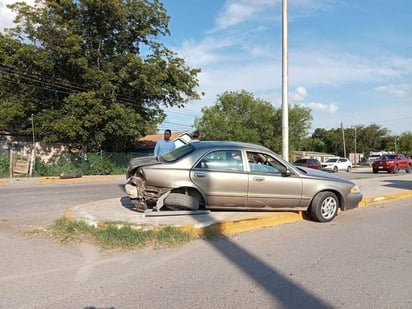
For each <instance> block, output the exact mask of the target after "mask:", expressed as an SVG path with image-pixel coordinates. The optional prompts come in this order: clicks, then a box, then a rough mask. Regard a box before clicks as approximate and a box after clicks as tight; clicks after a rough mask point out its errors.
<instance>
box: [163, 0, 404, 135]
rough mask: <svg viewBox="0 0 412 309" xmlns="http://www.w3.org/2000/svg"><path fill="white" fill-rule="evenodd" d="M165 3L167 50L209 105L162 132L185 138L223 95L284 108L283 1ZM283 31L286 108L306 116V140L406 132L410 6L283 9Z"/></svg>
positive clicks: (307, 4)
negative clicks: (372, 128)
mask: <svg viewBox="0 0 412 309" xmlns="http://www.w3.org/2000/svg"><path fill="white" fill-rule="evenodd" d="M163 3H164V5H165V7H166V9H167V11H168V13H169V15H170V16H171V22H170V29H171V32H172V35H171V37H169V38H167V39H166V40H165V42H166V43H167V45H168V46H169V47H170V48H172V49H174V50H175V51H177V52H178V54H179V56H181V57H183V58H185V59H186V61H187V62H188V63H189V64H190V65H191V66H194V67H199V68H201V69H202V73H201V74H200V75H199V79H200V87H199V90H200V91H205V93H206V95H205V96H204V97H203V98H202V100H201V101H196V102H192V103H190V104H188V105H187V107H186V108H185V109H179V110H178V109H171V110H168V118H167V119H166V121H165V123H163V124H162V125H161V126H160V129H164V128H171V129H172V130H174V131H176V130H190V129H191V128H192V126H193V122H194V119H195V117H201V116H202V113H201V108H202V107H205V106H210V105H213V104H214V103H215V102H216V99H217V96H218V95H219V94H222V93H223V92H224V91H239V90H242V89H244V90H247V91H249V92H251V93H253V94H254V95H255V97H258V98H261V99H264V100H267V101H269V102H271V103H272V104H273V105H274V106H275V107H277V108H279V107H280V106H281V90H282V83H281V81H282V69H281V64H282V36H281V35H282V18H281V17H282V1H281V0H253V1H252V0H207V1H200V0H178V1H177V0H164V1H163ZM288 21H289V22H288V42H289V44H288V51H289V53H288V59H289V75H288V81H289V85H288V89H289V103H290V104H292V105H294V104H300V105H303V106H308V107H310V108H311V109H312V116H313V122H312V130H314V129H315V128H318V127H319V128H325V129H331V128H338V127H340V123H341V122H343V125H344V126H345V127H350V126H354V125H365V126H367V125H370V124H373V123H375V124H378V125H380V126H383V127H385V128H388V129H389V130H391V133H392V134H400V133H402V132H406V131H412V128H411V125H410V123H411V122H412V35H411V34H412V2H411V1H410V0H393V1H386V0H361V1H357V0H289V1H288ZM312 130H311V131H312ZM310 133H311V132H310Z"/></svg>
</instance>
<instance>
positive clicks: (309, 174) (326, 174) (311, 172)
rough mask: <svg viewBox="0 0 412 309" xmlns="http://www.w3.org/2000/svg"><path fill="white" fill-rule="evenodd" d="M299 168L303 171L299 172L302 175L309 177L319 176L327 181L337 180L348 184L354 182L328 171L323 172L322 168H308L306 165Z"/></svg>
mask: <svg viewBox="0 0 412 309" xmlns="http://www.w3.org/2000/svg"><path fill="white" fill-rule="evenodd" d="M299 169H300V170H303V173H302V172H301V175H302V176H303V177H310V178H319V179H325V180H328V181H338V182H344V183H348V184H354V183H353V182H352V181H350V180H348V179H345V178H342V177H340V176H337V175H335V174H331V173H329V172H325V171H322V170H316V169H313V168H308V167H303V166H299Z"/></svg>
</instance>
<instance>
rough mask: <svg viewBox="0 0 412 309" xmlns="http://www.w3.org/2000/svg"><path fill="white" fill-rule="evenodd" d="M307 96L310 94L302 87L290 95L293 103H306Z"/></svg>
mask: <svg viewBox="0 0 412 309" xmlns="http://www.w3.org/2000/svg"><path fill="white" fill-rule="evenodd" d="M307 96H308V92H307V91H306V89H305V88H304V87H302V86H299V87H298V88H296V89H295V91H293V92H291V93H290V94H289V97H290V99H291V100H292V102H296V101H297V102H301V101H304V100H305V99H306V97H307Z"/></svg>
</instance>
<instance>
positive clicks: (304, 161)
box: [294, 159, 307, 164]
mask: <svg viewBox="0 0 412 309" xmlns="http://www.w3.org/2000/svg"><path fill="white" fill-rule="evenodd" d="M306 162H307V160H306V159H299V160H296V161H295V162H294V163H295V164H296V163H306Z"/></svg>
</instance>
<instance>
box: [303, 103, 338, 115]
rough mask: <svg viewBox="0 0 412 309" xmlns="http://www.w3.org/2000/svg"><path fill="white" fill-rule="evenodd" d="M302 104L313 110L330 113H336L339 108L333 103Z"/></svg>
mask: <svg viewBox="0 0 412 309" xmlns="http://www.w3.org/2000/svg"><path fill="white" fill-rule="evenodd" d="M304 106H307V107H309V108H310V109H312V110H314V111H319V112H327V113H329V114H331V115H333V114H336V113H337V112H338V110H339V106H337V105H336V104H334V103H331V104H325V103H318V102H311V103H308V104H304Z"/></svg>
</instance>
